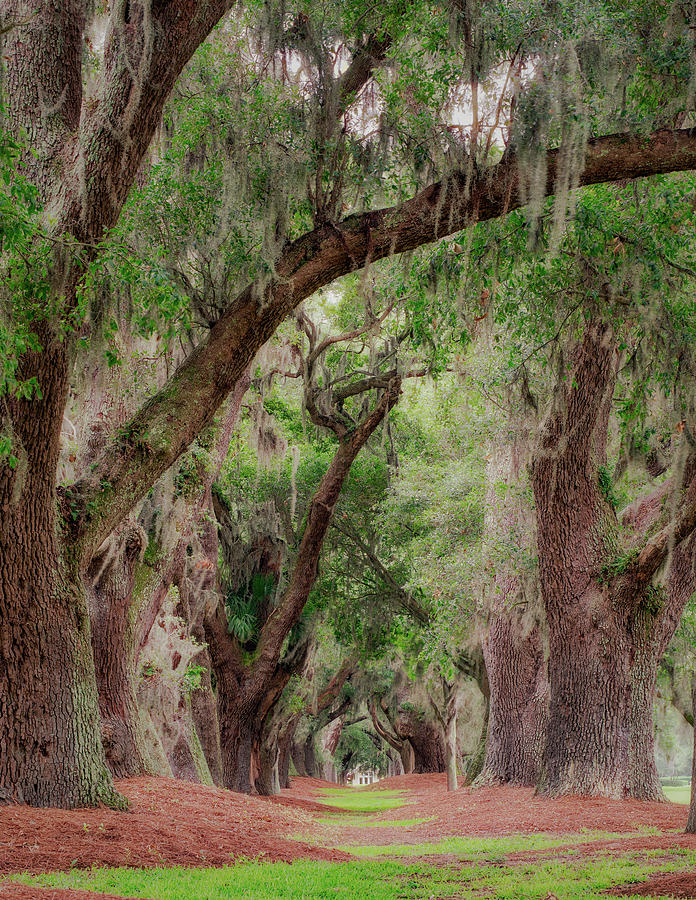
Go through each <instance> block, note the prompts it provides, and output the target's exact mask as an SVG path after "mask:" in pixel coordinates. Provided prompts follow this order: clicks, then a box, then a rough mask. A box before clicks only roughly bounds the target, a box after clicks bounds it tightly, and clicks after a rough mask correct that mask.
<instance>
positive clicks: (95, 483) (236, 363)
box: [66, 129, 696, 559]
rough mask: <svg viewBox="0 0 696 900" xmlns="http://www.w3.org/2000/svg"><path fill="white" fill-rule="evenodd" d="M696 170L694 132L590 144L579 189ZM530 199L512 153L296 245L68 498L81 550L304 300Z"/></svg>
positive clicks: (171, 457)
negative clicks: (369, 266)
mask: <svg viewBox="0 0 696 900" xmlns="http://www.w3.org/2000/svg"><path fill="white" fill-rule="evenodd" d="M558 163H559V151H558V150H551V151H549V152H548V154H547V172H548V175H547V181H546V193H547V194H549V195H550V194H552V193H553V191H554V186H555V183H556V172H557V167H558ZM694 168H696V131H695V130H692V129H683V130H672V131H669V130H661V131H657V132H654V133H653V134H651V135H647V136H636V135H630V134H614V135H608V136H606V137H601V138H597V139H595V140H594V141H591V142H590V144H589V146H588V148H587V153H586V160H585V169H584V172H583V174H582V176H581V177H580V179H579V184H580V186H585V185H592V184H599V183H603V182H612V181H619V180H625V179H632V178H640V177H643V176H649V175H655V174H661V173H666V172H676V171H684V170H689V169H694ZM467 185H468V187H467ZM522 202H523V197H522V194H521V192H520V180H519V173H518V166H517V160H516V159H515V157H514V156H512V155H510V156H507V157H505V158H504V159H503V160H502V161H501V162H500V163H499V164H498V165H497V166H495V167H493V168H490V169H486V170H483V171H479V172H477V173H475V175H474V176H473V178H471V179H469V180H468V181H467V178H466V176H465V173H462V172H458V173H454V174H453V175H451V176H450V177H448V178H447V179H445V180H443V181H441V182H438V183H437V184H432V185H430V186H429V187H427V188H426V189H425V190H424V191H422V192H421V193H419V194H417V195H416V196H415V197H413V198H412V199H410V200H408V201H406V202H405V203H402V204H400V205H399V206H395V207H389V208H386V209H379V210H375V211H373V212H367V213H363V214H360V215H353V216H349V217H348V218H346V219H344V220H343V221H342V222H340V223H338V224H331V225H324V226H321V227H319V228H316V229H314V230H313V231H311V232H309V233H307V234H305V235H304V236H303V237H301V238H299V239H297V240H295V241H293V242H291V243H289V244H288V245H287V246H286V248H285V249H284V251H283V252H282V254H281V256H280V258H279V259H278V261H277V263H276V266H275V277H274V280H272V281H271V282H270V283H269V284H266V285H265V286H263V288H261V287H259V286H258V285H249V286H248V287H247V288H246V289H245V290H244V291H242V293H241V294H240V295H239V296H238V297H237V298H236V299H235V300H233V301H232V302H231V304H230V306H229V308H228V309H227V310H226V312H225V313H224V314H223V315H222V316H221V318H220V319H219V321H218V322H217V323H216V324H215V325H214V327H213V328H212V330H211V332H210V335H209V336H208V339H207V340H206V341H205V342H204V343H203V344H201V345H200V346H199V347H198V348H197V349H196V350H195V351H194V352H193V353H192V354H191V356H190V357H189V358H188V359H187V360H186V361H185V362H184V363H183V364H182V365H181V366H180V367H179V369H178V370H177V371H176V372H175V373H174V375H173V376H172V378H171V379H170V381H169V382H168V383H167V384H166V385H165V386H164V388H163V389H162V390H161V391H160V392H159V393H157V394H156V395H155V396H154V397H152V398H151V399H150V400H149V401H148V402H147V403H146V404H145V405H144V406H143V407H142V408H141V410H140V411H139V412H138V413H137V414H136V415H135V417H134V418H133V419H132V420H131V422H130V423H129V424H128V425H127V426H126V427H125V428H124V429H122V432H121V434H122V437H121V439H120V440H118V441H114V442H113V443H112V444H111V446H110V447H109V448H108V449H107V451H106V452H105V454H104V456H103V457H102V459H101V460H100V461H99V462H98V464H97V466H96V468H95V471H94V472H93V473H91V475H90V476H88V477H86V478H85V479H83V480H81V481H80V482H78V483H76V484H75V485H73V487H72V488H71V489H69V491H68V497H67V498H66V500H67V502H68V503H69V505H70V508H71V510H72V511H73V512H74V513H75V514H76V515H75V518H76V519H77V520H78V525H77V527H76V528H75V529H74V531H73V534H72V539H73V541H74V543H75V545H76V552H78V553H81V554H82V556H83V558H84V559H88V558H89V556H90V555H91V553H92V552H93V551H94V550H95V549H96V548H97V547H98V546H99V544H101V542H102V541H103V540H104V539H105V538H106V536H107V535H108V534H109V533H110V532H111V531H112V530H113V528H114V527H115V526H116V525H117V524H118V522H120V521H121V520H122V519H123V518H124V517H125V516H126V515H127V514H128V512H129V511H130V510H131V509H132V508H133V507H134V506H135V505H136V504H137V503H138V502H139V500H140V499H141V498H142V497H143V496H144V495H145V494H146V493H147V491H148V490H149V489H150V487H151V486H152V484H154V482H155V481H156V480H157V478H159V476H160V475H161V474H162V473H163V472H165V471H166V470H167V469H168V468H169V466H171V465H172V463H173V462H174V461H175V460H176V459H177V458H178V457H179V456H180V454H181V453H183V451H184V450H185V449H186V448H187V447H188V446H189V444H190V443H191V442H192V441H193V440H194V438H195V437H196V435H197V434H198V433H199V432H200V431H201V430H202V429H203V428H205V427H206V426H207V425H208V424H209V423H210V421H211V419H212V417H213V415H214V414H215V411H216V409H217V408H218V407H219V406H220V403H221V402H222V400H223V399H224V397H225V396H226V395H227V394H228V393H229V391H230V390H231V389H232V388H233V387H234V385H235V383H236V381H237V379H238V378H239V377H240V376H241V374H242V372H243V371H244V369H245V368H246V366H247V365H248V363H249V361H250V360H251V358H252V357H253V356H254V354H255V353H256V352H257V350H258V349H259V348H260V347H261V346H262V345H263V344H264V343H265V342H266V341H267V340H268V339H269V338H270V337H271V336H272V335H273V333H274V332H275V330H276V328H277V327H278V325H279V324H280V323H281V322H282V321H283V319H284V318H285V317H286V316H287V315H289V314H290V313H291V312H292V310H293V309H294V308H295V307H296V306H297V305H298V304H299V303H301V302H302V301H303V300H305V299H306V298H307V297H310V296H311V295H312V294H313V293H314V292H315V291H316V290H318V289H319V288H320V287H322V286H324V285H327V284H329V283H331V282H332V281H334V280H335V279H336V278H339V277H341V276H342V275H345V274H347V273H348V272H353V271H356V270H357V269H360V268H361V267H363V266H365V265H366V264H368V263H370V262H373V261H375V260H379V259H383V258H385V257H387V256H390V255H393V254H397V253H402V252H404V251H408V250H413V249H415V248H417V247H420V246H422V245H424V244H428V243H431V242H433V241H436V240H438V239H439V238H442V237H444V236H446V235H448V234H453V233H455V232H458V231H461V230H462V229H464V228H467V227H469V226H471V225H473V224H475V223H476V222H480V221H486V220H490V219H494V218H497V217H500V216H503V215H505V214H507V213H508V212H510V211H511V210H513V209H517V208H519V207H520V206H521V205H522ZM70 518H72V516H71V517H70Z"/></svg>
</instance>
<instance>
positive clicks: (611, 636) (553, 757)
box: [532, 321, 696, 800]
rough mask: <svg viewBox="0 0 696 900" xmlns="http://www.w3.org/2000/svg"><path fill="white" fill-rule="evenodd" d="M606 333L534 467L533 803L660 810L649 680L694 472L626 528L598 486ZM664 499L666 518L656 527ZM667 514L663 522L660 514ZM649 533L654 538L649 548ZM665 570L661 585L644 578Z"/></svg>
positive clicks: (609, 358) (660, 646) (672, 592)
mask: <svg viewBox="0 0 696 900" xmlns="http://www.w3.org/2000/svg"><path fill="white" fill-rule="evenodd" d="M616 348H617V342H616V339H615V336H614V334H613V332H612V329H611V327H610V326H608V325H605V324H602V323H601V322H599V321H593V322H591V323H589V324H588V325H587V327H586V330H585V335H584V338H583V340H582V342H581V343H580V345H579V346H578V347H577V350H576V353H575V358H574V361H573V366H572V372H571V373H570V374H571V377H569V378H568V379H567V381H565V382H564V383H563V385H562V386H559V389H558V395H557V397H556V400H555V403H554V406H553V408H552V409H551V410H550V412H549V415H548V417H547V419H546V422H545V423H544V426H543V429H542V431H541V435H540V441H539V446H538V448H537V450H536V452H535V455H534V462H533V467H532V483H533V488H534V495H535V499H536V505H537V531H538V548H539V575H540V582H541V591H542V598H543V602H544V607H545V611H546V618H547V622H548V631H549V651H550V652H549V682H550V700H549V719H548V727H547V741H546V748H545V752H544V757H543V766H542V773H541V780H540V785H539V789H540V791H541V792H542V793H546V794H550V795H558V794H564V793H577V794H587V795H594V796H608V797H626V796H630V797H636V798H639V799H653V800H655V799H661V798H662V796H663V795H662V790H661V787H660V781H659V778H658V775H657V770H656V767H655V761H654V748H653V728H652V707H653V698H654V693H655V682H656V677H657V666H658V664H659V660H660V658H661V656H662V654H663V653H664V651H665V649H666V647H667V644H668V643H669V640H670V639H671V637H672V634H673V633H674V630H675V628H676V626H677V624H678V621H679V618H680V616H681V612H682V610H683V608H684V604H685V603H686V601H687V599H688V597H689V596H690V593H691V592H692V591H693V589H694V586H696V583H695V581H694V567H693V562H692V560H693V545H694V538H693V537H692V532H693V528H694V524H695V523H696V505H695V504H694V498H695V497H696V483H695V481H694V477H693V474H694V466H693V462H687V465H686V466H685V467H684V471H683V473H682V472H679V473H677V474H675V475H674V476H673V478H672V480H671V482H670V484H668V485H667V487H665V486H661V487H660V488H658V489H657V490H656V491H655V492H654V494H653V495H651V496H650V497H648V498H647V499H646V500H645V501H644V502H642V503H640V504H638V505H637V511H636V510H633V511H629V513H628V514H627V516H628V517H624V523H625V524H631V526H632V527H631V528H630V529H629V530H627V534H628V535H629V540H631V542H632V544H631V546H629V547H621V546H620V540H621V537H622V535H621V533H620V530H619V525H618V521H617V518H616V514H615V512H614V509H613V508H612V506H611V504H610V503H609V500H608V498H607V496H605V492H604V491H603V490H602V487H601V483H600V467H601V466H603V465H604V464H605V462H606V438H607V428H608V420H609V412H610V407H611V402H612V396H613V388H614V383H615V379H616V371H617V365H618V353H617V349H616ZM668 490H671V491H673V492H675V493H674V494H673V496H675V497H677V498H678V501H679V502H677V503H676V504H674V505H673V506H674V512H675V514H674V515H673V516H672V518H671V519H669V520H668V521H667V523H666V524H665V523H664V518H663V517H664V515H665V514H668V513H669V508H670V506H671V505H670V504H663V503H662V502H661V501H662V500H664V498H665V497H666V496H667V491H668ZM665 506H666V507H667V509H665ZM650 529H652V530H653V531H654V530H655V529H657V532H656V533H655V534H653V535H652V536H651V537H646V533H647V534H650ZM665 569H666V578H664V580H665V581H666V584H665V585H662V586H661V585H660V584H659V583H658V584H653V583H652V579H653V576H656V575H658V574H659V570H663V571H664V570H665Z"/></svg>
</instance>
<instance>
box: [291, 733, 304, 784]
mask: <svg viewBox="0 0 696 900" xmlns="http://www.w3.org/2000/svg"><path fill="white" fill-rule="evenodd" d="M290 756H291V758H292V762H293V765H294V766H295V771H296V772H297V774H298V775H299V777H300V778H307V777H308V776H307V770H306V769H305V761H304V743H302V744H297V743H295V741H293V742H292V749H291V751H290Z"/></svg>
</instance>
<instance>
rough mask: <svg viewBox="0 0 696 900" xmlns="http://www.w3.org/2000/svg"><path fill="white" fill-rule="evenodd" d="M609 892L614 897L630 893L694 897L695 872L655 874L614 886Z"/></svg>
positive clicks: (695, 894) (695, 885) (695, 891)
mask: <svg viewBox="0 0 696 900" xmlns="http://www.w3.org/2000/svg"><path fill="white" fill-rule="evenodd" d="M607 893H609V892H607ZM610 893H611V895H612V896H614V897H626V896H629V895H631V894H638V895H639V896H641V897H648V896H649V897H696V874H695V873H693V872H677V873H675V874H673V875H656V876H655V877H654V878H651V879H650V881H643V882H641V883H640V884H627V885H625V886H624V887H620V888H614V889H613V890H612V891H611V892H610Z"/></svg>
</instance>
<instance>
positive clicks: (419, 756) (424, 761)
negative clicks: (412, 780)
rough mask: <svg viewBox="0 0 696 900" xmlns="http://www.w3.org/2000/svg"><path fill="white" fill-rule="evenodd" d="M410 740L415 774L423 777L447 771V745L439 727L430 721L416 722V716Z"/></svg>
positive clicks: (411, 726)
mask: <svg viewBox="0 0 696 900" xmlns="http://www.w3.org/2000/svg"><path fill="white" fill-rule="evenodd" d="M408 740H409V743H410V744H411V745H412V747H413V753H414V767H413V771H414V772H416V773H417V774H418V775H423V774H426V773H431V772H444V771H445V770H446V766H445V744H444V741H443V739H442V735H441V734H440V729H439V728H438V727H437V725H435V724H434V723H433V722H429V721H423V722H421V721H415V716H411V722H410V725H409V735H408ZM402 758H403V757H402Z"/></svg>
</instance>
